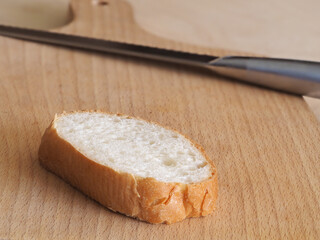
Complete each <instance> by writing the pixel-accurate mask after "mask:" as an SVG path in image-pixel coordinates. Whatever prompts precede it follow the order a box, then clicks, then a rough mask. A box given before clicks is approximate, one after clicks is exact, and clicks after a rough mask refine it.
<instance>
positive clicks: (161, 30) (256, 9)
mask: <svg viewBox="0 0 320 240" xmlns="http://www.w3.org/2000/svg"><path fill="white" fill-rule="evenodd" d="M128 2H130V3H131V5H132V8H133V10H134V19H135V21H136V22H137V23H138V24H139V26H140V27H142V28H143V29H145V30H146V31H148V32H150V33H152V34H155V35H157V36H160V37H163V38H167V39H173V40H176V41H180V42H185V43H191V44H195V45H198V46H206V47H210V48H212V47H215V48H223V49H230V50H231V49H232V50H238V51H243V52H250V53H255V54H260V55H265V56H269V57H279V58H293V59H303V60H313V61H320V44H319V41H320V28H319V24H317V23H318V22H320V14H318V12H319V8H320V1H318V0H290V1H289V0H286V1H278V0H268V1H257V0H245V1H238V0H228V1H217V0H216V1H212V0H201V1H186V0H175V1H171V0H162V1H152V2H150V1H148V0H128ZM305 100H306V102H307V103H308V105H309V107H310V109H311V110H312V111H313V112H314V114H315V115H316V116H317V118H318V120H320V100H319V99H315V98H310V97H305Z"/></svg>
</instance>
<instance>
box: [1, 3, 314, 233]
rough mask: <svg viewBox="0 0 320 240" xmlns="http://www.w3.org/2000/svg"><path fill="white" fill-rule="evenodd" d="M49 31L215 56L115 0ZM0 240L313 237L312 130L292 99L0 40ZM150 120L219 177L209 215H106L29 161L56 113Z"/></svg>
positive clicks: (137, 63) (79, 9)
mask: <svg viewBox="0 0 320 240" xmlns="http://www.w3.org/2000/svg"><path fill="white" fill-rule="evenodd" d="M72 6H73V9H74V12H75V18H74V21H73V22H72V23H70V24H69V25H68V26H66V27H63V28H61V29H57V31H60V32H65V33H72V34H79V35H85V36H92V37H100V38H105V39H111V40H119V41H127V42H132V43H139V44H145V45H152V46H159V47H166V48H173V49H178V50H186V51H194V52H199V53H208V54H217V55H224V54H228V52H226V51H223V50H217V49H207V48H200V47H196V46H192V45H188V44H183V43H179V42H174V41H169V40H165V39H162V38H160V37H156V36H154V35H151V34H149V33H147V32H145V31H144V30H142V29H141V28H140V27H139V26H138V25H137V24H136V23H135V22H134V20H133V16H132V11H131V8H130V6H129V5H128V4H126V3H125V2H123V1H115V0H112V1H111V0H110V1H108V2H107V4H105V5H92V3H91V1H87V0H79V1H74V2H73V3H72ZM0 53H1V54H0V133H1V134H0V196H1V198H0V239H94V238H101V239H280V238H283V239H317V238H319V237H320V201H319V199H320V174H319V173H320V163H319V159H320V147H319V142H320V128H319V124H318V122H317V120H316V119H315V117H314V116H313V114H312V113H311V112H310V111H309V109H308V108H307V106H306V104H305V102H304V101H303V99H302V98H300V97H297V96H291V95H287V94H282V93H278V92H274V91H269V90H265V89H262V88H257V87H253V86H249V85H244V84H240V83H238V82H233V81H228V80H225V79H222V78H218V77H216V76H214V75H212V74H211V73H209V72H206V71H199V70H194V69H188V68H186V67H182V66H173V65H168V64H159V63H154V62H150V61H143V60H138V59H134V58H128V57H119V56H111V55H103V54H98V53H93V52H84V51H78V50H70V49H64V48H59V47H53V46H46V45H42V44H37V43H29V42H24V41H20V40H13V39H9V38H4V37H0ZM77 109H102V110H107V111H110V112H121V113H125V114H129V115H134V116H139V117H142V118H145V119H148V120H152V121H157V122H160V123H161V124H163V125H166V126H170V127H172V128H176V129H178V130H179V131H181V132H182V133H185V134H186V135H188V136H190V137H191V138H193V139H194V140H195V141H196V142H198V143H199V144H201V145H202V146H203V147H204V148H205V149H206V151H207V153H208V155H209V156H210V157H211V158H212V160H213V161H214V162H215V164H216V166H217V169H218V173H219V186H220V189H219V198H218V203H217V209H216V211H215V212H214V214H213V215H211V216H208V217H205V218H196V219H188V220H185V221H183V222H180V223H176V224H173V225H151V224H147V223H144V222H140V221H137V220H134V219H132V218H128V217H125V216H123V215H121V214H117V213H114V212H111V211H109V210H107V209H106V208H104V207H102V206H101V205H99V204H98V203H96V202H95V201H93V200H91V199H89V198H87V197H86V196H85V195H83V194H82V193H80V192H79V191H77V190H75V189H74V188H72V187H71V186H70V185H68V184H66V183H65V182H64V181H62V180H61V179H60V178H58V177H56V176H55V175H53V174H51V173H49V172H47V171H46V170H44V169H43V168H42V167H40V166H39V163H38V159H37V150H38V147H39V143H40V139H41V136H42V134H43V132H44V130H45V128H46V127H47V126H48V125H49V123H50V121H51V119H52V118H53V116H54V114H55V113H57V112H62V111H63V110H66V111H70V110H77Z"/></svg>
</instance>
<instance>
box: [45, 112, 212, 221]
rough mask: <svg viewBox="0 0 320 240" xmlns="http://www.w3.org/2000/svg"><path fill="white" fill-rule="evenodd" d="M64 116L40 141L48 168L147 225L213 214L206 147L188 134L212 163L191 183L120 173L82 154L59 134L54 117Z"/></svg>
mask: <svg viewBox="0 0 320 240" xmlns="http://www.w3.org/2000/svg"><path fill="white" fill-rule="evenodd" d="M85 112H89V111H85ZM97 112H100V111H97ZM72 113H74V112H72ZM100 113H106V112H100ZM65 114H68V113H63V114H61V115H59V116H58V115H56V116H55V118H54V120H53V121H52V122H51V124H50V126H49V127H48V128H47V129H46V131H45V133H44V135H43V137H42V140H41V144H40V148H39V161H40V163H41V165H42V166H43V167H44V168H46V169H47V170H49V171H51V172H53V173H55V174H56V175H58V176H60V177H61V178H63V179H64V180H65V181H67V182H68V183H70V184H71V185H72V186H74V187H76V188H77V189H79V190H80V191H82V192H83V193H85V194H86V195H88V196H90V197H91V198H93V199H95V200H96V201H98V202H99V203H101V204H102V205H104V206H105V207H107V208H109V209H111V210H113V211H116V212H120V213H123V214H125V215H127V216H131V217H134V218H138V219H140V220H143V221H146V222H149V223H166V224H171V223H175V222H178V221H182V220H183V219H185V218H190V217H200V216H205V215H208V214H210V213H212V212H213V210H214V208H215V202H216V199H217V195H218V182H217V172H216V168H215V166H214V164H213V163H212V162H211V161H210V160H209V158H208V156H207V155H206V154H205V152H204V150H203V149H202V148H201V147H200V146H199V145H197V144H195V143H193V142H192V140H190V139H189V138H187V137H186V138H187V139H188V140H189V141H191V143H192V144H193V145H194V146H195V147H196V148H198V149H199V151H200V152H201V153H202V154H203V155H204V157H205V158H206V160H207V162H208V164H210V166H211V169H212V175H211V177H210V178H208V179H206V180H204V181H201V182H197V183H190V184H184V183H174V182H172V183H167V182H160V181H157V180H156V179H154V178H142V177H139V176H135V175H132V174H129V173H125V172H118V171H116V170H114V169H112V168H110V167H108V166H104V165H101V164H99V163H96V162H94V161H93V160H91V159H89V158H87V157H86V156H84V155H83V154H82V153H80V152H79V151H78V150H77V149H75V148H74V147H73V146H72V145H71V144H70V143H69V142H67V141H66V140H64V139H63V138H61V137H60V136H59V135H58V133H57V130H56V128H55V121H56V120H57V119H58V118H59V117H60V116H62V115H65ZM106 114H110V113H106ZM110 115H112V114H110ZM116 115H118V116H122V117H124V118H133V117H129V116H125V115H122V114H116ZM133 119H137V118H133ZM144 121H146V120H144ZM153 124H157V123H153ZM158 125H159V124H158ZM167 129H168V128H167ZM170 130H172V129H170ZM172 131H175V130H172ZM175 132H177V131H175ZM179 134H181V133H179ZM181 135H182V134H181Z"/></svg>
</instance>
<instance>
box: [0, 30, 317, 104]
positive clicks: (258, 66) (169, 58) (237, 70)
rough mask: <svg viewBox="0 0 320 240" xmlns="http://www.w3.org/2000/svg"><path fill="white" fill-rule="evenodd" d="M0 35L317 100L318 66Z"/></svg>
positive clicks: (49, 36) (45, 35) (39, 35)
mask: <svg viewBox="0 0 320 240" xmlns="http://www.w3.org/2000/svg"><path fill="white" fill-rule="evenodd" d="M0 35H4V36H7V37H13V38H18V39H23V40H28V41H34V42H40V43H46V44H53V45H59V46H64V47H71V48H78V49H84V50H94V51H99V52H104V53H115V54H122V55H129V56H135V57H140V58H147V59H153V60H160V61H165V62H172V63H178V64H184V65H191V66H196V67H203V68H209V69H211V70H213V71H214V72H215V73H217V74H219V75H222V76H226V77H232V78H233V79H237V80H241V81H243V82H246V83H250V84H254V85H259V86H262V87H267V88H271V89H274V90H280V91H284V92H287V93H292V94H297V95H306V96H311V97H316V98H320V62H311V61H302V60H293V59H280V58H265V57H239V56H226V57H217V56H210V55H205V54H196V53H188V52H182V51H175V50H168V49H161V48H156V47H148V46H142V45H136V44H129V43H121V42H115V41H109V40H103V39H96V38H88V37H83V36H76V35H69V34H62V33H56V32H48V31H43V30H35V29H27V28H20V27H12V26H5V25H0Z"/></svg>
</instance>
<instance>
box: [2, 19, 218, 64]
mask: <svg viewBox="0 0 320 240" xmlns="http://www.w3.org/2000/svg"><path fill="white" fill-rule="evenodd" d="M0 35H4V36H7V37H13V38H18V39H24V40H28V41H34V42H41V43H47V44H54V45H59V46H64V47H72V48H79V49H84V50H94V51H99V52H105V53H116V54H122V55H129V56H135V57H141V58H148V59H154V60H161V61H166V62H174V63H180V64H188V65H192V66H208V65H209V62H211V61H213V60H215V59H217V57H214V56H210V55H202V54H195V53H188V52H181V51H174V50H168V49H161V48H155V47H147V46H142V45H135V44H129V43H121V42H115V41H109V40H103V39H96V38H88V37H82V36H75V35H69V34H62V33H55V32H48V31H42V30H35V29H27V28H20V27H12V26H5V25H0Z"/></svg>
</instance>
